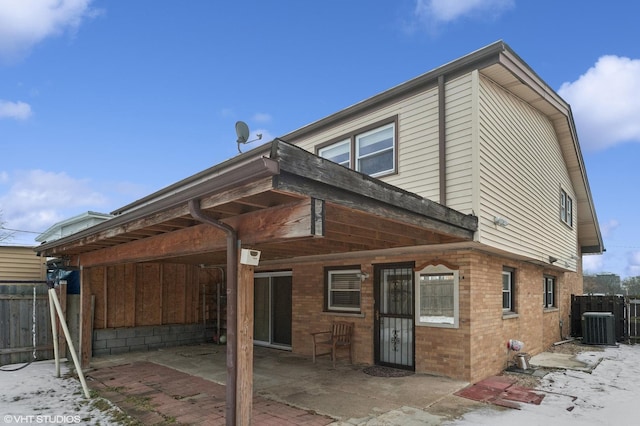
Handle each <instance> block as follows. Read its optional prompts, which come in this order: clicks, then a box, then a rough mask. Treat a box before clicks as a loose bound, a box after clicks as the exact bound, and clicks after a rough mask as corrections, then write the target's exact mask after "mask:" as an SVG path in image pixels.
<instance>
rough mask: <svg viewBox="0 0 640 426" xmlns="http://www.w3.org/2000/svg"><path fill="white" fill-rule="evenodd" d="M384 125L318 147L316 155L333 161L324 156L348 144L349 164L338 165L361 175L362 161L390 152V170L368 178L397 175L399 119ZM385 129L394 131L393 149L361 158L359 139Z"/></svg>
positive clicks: (384, 122)
mask: <svg viewBox="0 0 640 426" xmlns="http://www.w3.org/2000/svg"><path fill="white" fill-rule="evenodd" d="M382 123H383V124H374V126H376V127H374V128H371V127H369V126H367V127H365V129H367V130H356V131H355V132H351V133H350V134H349V135H347V136H346V137H344V138H342V139H340V140H337V141H335V142H333V143H330V144H329V145H323V146H320V147H316V154H317V155H318V156H319V157H322V158H325V159H327V160H330V161H333V160H331V159H330V158H327V157H324V156H323V155H322V154H323V153H324V152H326V151H328V150H329V149H331V148H335V147H337V146H340V145H344V144H347V145H348V146H349V164H345V163H336V164H340V165H342V166H345V167H348V168H350V169H352V170H356V171H358V172H360V173H364V172H362V171H361V170H360V161H359V160H360V159H361V158H362V159H366V158H367V157H370V156H374V155H376V154H381V153H384V152H388V151H391V154H392V156H391V157H392V158H391V167H390V168H389V169H386V170H382V171H379V172H376V173H373V174H370V175H368V176H371V177H381V176H387V175H391V174H394V173H397V171H398V164H397V158H398V129H397V119H396V120H393V121H383V122H382ZM385 129H392V143H391V147H389V148H385V149H383V150H380V151H376V152H374V153H369V154H366V155H363V156H362V157H361V156H360V145H359V139H360V138H362V137H365V136H368V135H371V134H373V133H376V132H380V131H384V130H385Z"/></svg>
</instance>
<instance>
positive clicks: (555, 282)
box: [542, 275, 557, 309]
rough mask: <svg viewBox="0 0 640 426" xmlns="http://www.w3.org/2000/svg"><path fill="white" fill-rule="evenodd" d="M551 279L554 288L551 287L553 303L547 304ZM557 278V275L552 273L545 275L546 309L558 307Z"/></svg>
mask: <svg viewBox="0 0 640 426" xmlns="http://www.w3.org/2000/svg"><path fill="white" fill-rule="evenodd" d="M549 280H551V282H552V283H553V285H552V288H551V298H552V303H551V305H549V304H547V295H548V294H549V288H548V282H549ZM556 287H557V280H556V277H552V276H551V275H545V276H544V277H543V278H542V291H543V295H544V299H543V305H542V306H543V308H544V309H555V308H556V291H557V288H556Z"/></svg>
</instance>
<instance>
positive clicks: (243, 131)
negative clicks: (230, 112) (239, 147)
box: [236, 121, 249, 144]
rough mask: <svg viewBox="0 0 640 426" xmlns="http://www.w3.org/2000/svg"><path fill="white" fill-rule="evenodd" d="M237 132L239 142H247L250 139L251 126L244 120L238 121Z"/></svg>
mask: <svg viewBox="0 0 640 426" xmlns="http://www.w3.org/2000/svg"><path fill="white" fill-rule="evenodd" d="M236 134H237V135H238V141H237V142H238V143H239V144H241V143H247V140H249V126H247V123H245V122H244V121H237V122H236Z"/></svg>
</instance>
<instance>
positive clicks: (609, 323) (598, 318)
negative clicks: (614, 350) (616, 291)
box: [582, 312, 616, 346]
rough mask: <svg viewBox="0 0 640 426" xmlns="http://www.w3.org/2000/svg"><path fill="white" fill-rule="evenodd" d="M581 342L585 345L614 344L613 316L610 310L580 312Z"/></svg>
mask: <svg viewBox="0 0 640 426" xmlns="http://www.w3.org/2000/svg"><path fill="white" fill-rule="evenodd" d="M582 343H584V344H585V345H611V346H615V344H616V328H615V316H614V315H613V314H612V313H611V312H585V313H584V314H582Z"/></svg>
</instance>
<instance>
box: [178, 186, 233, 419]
mask: <svg viewBox="0 0 640 426" xmlns="http://www.w3.org/2000/svg"><path fill="white" fill-rule="evenodd" d="M189 213H191V216H192V217H193V218H194V219H196V220H198V221H200V222H202V223H205V224H207V225H211V226H213V227H215V228H218V229H221V230H223V231H224V232H225V233H226V234H227V380H226V390H227V395H226V402H227V403H226V414H225V417H226V424H227V425H228V426H233V425H235V424H236V388H237V378H238V375H237V365H236V356H237V346H238V342H237V338H236V329H237V317H238V315H237V312H236V305H237V303H238V301H237V300H238V298H237V295H238V248H237V245H238V233H237V231H236V230H235V229H233V227H231V226H229V225H227V224H226V223H223V222H219V221H217V220H215V219H213V218H211V217H209V216H208V215H207V213H206V212H204V211H202V210H201V209H200V200H197V199H192V200H189Z"/></svg>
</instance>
